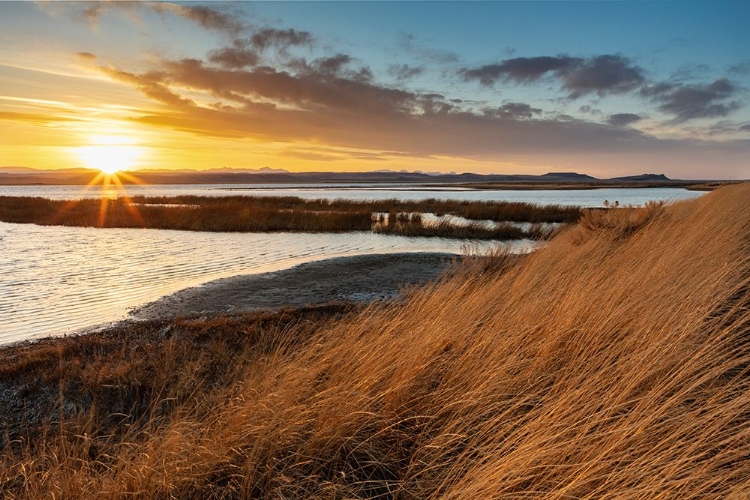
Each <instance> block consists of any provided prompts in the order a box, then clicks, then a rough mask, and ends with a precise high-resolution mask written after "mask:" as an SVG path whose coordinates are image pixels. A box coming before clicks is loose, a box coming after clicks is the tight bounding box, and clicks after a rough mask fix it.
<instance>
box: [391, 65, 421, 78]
mask: <svg viewBox="0 0 750 500" xmlns="http://www.w3.org/2000/svg"><path fill="white" fill-rule="evenodd" d="M422 73H424V66H411V65H409V64H391V65H389V66H388V74H389V75H390V76H392V77H394V78H395V79H396V80H398V81H399V82H405V81H407V80H411V79H412V78H416V77H418V76H419V75H421V74H422Z"/></svg>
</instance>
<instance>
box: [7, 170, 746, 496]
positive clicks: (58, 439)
mask: <svg viewBox="0 0 750 500" xmlns="http://www.w3.org/2000/svg"><path fill="white" fill-rule="evenodd" d="M748 221H750V186H749V185H747V184H745V185H742V186H734V187H729V188H722V189H719V190H717V191H715V192H713V193H710V194H707V195H706V196H704V197H701V198H699V199H697V200H693V201H689V202H681V203H676V204H674V205H671V206H659V207H657V206H652V207H647V208H645V209H641V210H633V211H624V210H622V209H621V210H616V211H609V212H606V213H602V214H599V213H595V212H590V213H588V214H587V215H584V223H583V224H580V225H577V226H575V227H572V228H569V229H568V230H566V231H564V232H562V233H561V234H559V235H557V236H556V237H555V238H554V239H553V240H552V241H551V242H550V243H549V244H548V245H546V246H545V247H544V248H542V249H540V250H538V251H536V252H534V253H532V254H529V255H526V256H523V257H511V256H507V255H505V254H503V253H500V252H498V253H496V254H495V255H492V256H488V257H486V258H484V259H478V260H472V259H466V260H468V261H469V262H470V264H468V265H465V266H464V267H459V268H457V269H455V270H454V271H453V273H452V274H451V275H449V276H447V277H446V278H445V279H444V280H443V281H441V282H440V283H437V284H434V285H431V286H428V287H426V288H423V289H418V290H412V291H411V292H409V297H408V300H407V301H405V302H403V303H387V304H381V305H372V306H369V307H367V308H366V309H364V310H361V311H359V312H357V311H349V312H345V313H339V312H336V311H335V310H334V311H332V314H331V315H329V316H326V315H325V314H322V315H320V316H317V317H313V316H311V315H308V316H305V315H304V314H303V315H301V316H292V317H293V318H294V319H293V320H284V319H283V317H277V316H274V315H268V316H265V317H264V318H265V319H263V320H262V321H265V323H259V324H258V325H259V326H257V327H250V326H247V325H245V324H243V323H241V321H242V320H239V319H217V320H207V321H199V320H182V321H177V322H174V323H170V324H167V323H155V324H153V325H151V326H147V327H146V326H144V327H143V328H151V329H152V330H149V332H150V333H142V334H138V335H135V336H134V337H132V339H133V340H132V343H129V341H127V340H126V339H128V338H131V335H132V333H133V332H135V331H132V332H131V335H126V333H127V332H114V333H112V334H111V335H112V336H111V339H110V340H111V341H112V342H111V343H110V342H109V341H106V340H102V341H101V342H98V341H97V342H92V340H91V338H88V337H79V338H74V339H64V340H62V341H58V342H59V343H58V342H51V343H49V344H44V346H45V347H42V346H26V347H24V348H23V349H21V350H13V349H11V350H5V351H3V352H2V356H3V360H2V366H3V367H4V368H3V370H4V371H3V372H2V377H1V378H0V380H2V383H3V384H5V385H6V388H7V387H10V388H12V389H13V390H20V389H19V388H21V387H24V384H28V383H29V381H32V380H36V379H35V377H36V378H39V377H42V378H44V383H40V384H39V385H37V386H35V388H34V390H33V391H30V392H28V393H27V394H26V396H24V397H21V396H19V397H20V398H21V399H20V401H21V403H19V405H20V406H19V408H21V410H19V413H18V418H17V422H20V423H19V424H18V427H17V432H16V433H15V434H12V436H16V435H20V436H23V439H21V438H14V439H15V440H14V441H13V445H11V446H6V448H5V452H4V456H3V459H2V466H0V470H2V473H3V478H2V481H1V483H0V484H2V486H0V488H1V489H2V494H3V495H4V496H6V497H8V498H42V497H48V498H52V497H54V498H93V497H97V496H104V497H113V498H125V497H127V498H132V497H136V498H170V497H172V498H357V497H361V498H404V499H410V498H467V499H473V498H560V499H562V498H566V499H568V498H601V497H617V498H644V497H649V498H654V497H659V498H680V499H682V498H747V497H748V495H750V341H748V332H750V224H748ZM288 314H289V313H288ZM287 318H289V316H287ZM214 321H225V322H226V323H224V324H223V326H221V328H219V329H218V330H217V329H214V326H215V325H216V323H214ZM233 321H240V323H233ZM167 327H169V328H170V330H169V332H168V334H165V336H164V337H163V338H162V337H160V336H159V335H160V334H158V332H160V331H162V330H161V329H165V328H167ZM221 331H225V332H227V333H226V335H228V336H229V338H234V339H237V340H236V342H235V341H233V342H228V343H226V344H221V342H219V344H217V345H214V344H212V342H217V341H216V340H214V339H215V337H217V336H218V337H219V338H221V335H222V334H221V333H220V332H221ZM139 335H140V336H139ZM177 339H182V340H183V342H182V343H180V344H179V346H177V345H176V344H175V342H177V341H178V340H177ZM184 340H187V341H188V342H184ZM113 345H114V346H115V347H112V346H113ZM56 346H62V347H56ZM85 346H88V347H85ZM139 346H142V347H139ZM141 348H142V349H146V351H144V352H143V353H141V352H138V349H141ZM56 349H57V350H56ZM180 349H183V350H184V352H185V353H186V354H180V352H183V351H180ZM107 350H110V352H116V353H122V354H121V355H120V354H117V355H115V356H114V357H111V358H110V357H108V355H106V353H105V351H107ZM40 356H41V359H42V361H39V359H40ZM215 358H218V359H219V360H227V361H225V362H223V363H216V362H214V361H212V360H214V359H215ZM123 359H126V360H131V359H132V360H131V361H121V360H123ZM136 359H137V361H136ZM34 360H37V361H34ZM35 363H36V364H35ZM133 363H135V364H136V365H137V366H140V364H141V363H144V364H145V365H148V366H149V367H150V368H149V370H150V371H149V370H145V371H143V372H141V371H139V370H138V369H134V368H130V367H131V365H132V364H133ZM56 366H64V367H65V369H64V370H62V369H61V370H57V369H56V368H55V367H56ZM207 366H214V367H215V368H212V369H211V370H208V371H206V370H207V369H206V368H205V367H207ZM173 372H174V373H173ZM85 373H89V374H90V373H94V374H96V375H88V376H87V377H84V376H83V374H85ZM138 373H143V374H144V375H136V374H138ZM145 374H148V375H147V376H146V375H145ZM45 377H46V378H45ZM75 381H78V382H75ZM144 384H146V385H148V384H151V385H152V386H154V387H158V390H156V391H151V392H150V393H149V396H148V397H146V398H144V399H143V403H142V404H136V403H133V401H138V399H137V398H135V399H132V398H131V399H127V398H126V401H127V402H128V403H127V404H124V405H120V406H118V404H119V403H117V401H119V400H120V397H121V396H119V395H120V394H123V393H129V392H128V391H132V392H134V393H136V394H138V391H141V390H143V389H141V387H143V386H144ZM108 386H114V387H117V391H120V392H117V394H118V396H117V397H112V398H111V399H97V400H96V402H95V403H94V402H93V400H92V402H90V403H86V401H80V402H79V401H78V400H77V399H75V398H85V397H86V395H87V394H89V392H91V393H94V394H98V393H99V392H101V391H103V389H102V388H103V387H108ZM44 387H47V389H46V390H47V391H48V392H49V393H50V394H51V397H50V399H49V400H47V399H44V398H43V399H42V400H41V401H39V404H48V405H51V406H49V410H48V411H46V412H43V414H45V415H46V414H50V415H51V414H60V415H61V418H60V421H59V422H51V423H45V422H38V421H37V420H33V419H32V418H31V417H32V416H33V415H35V413H33V412H34V411H35V409H34V407H33V405H32V404H30V403H29V404H27V405H26V406H23V401H27V402H32V401H35V399H34V397H35V396H34V395H35V394H37V391H38V390H43V388H44ZM7 390H8V389H6V390H5V392H3V394H7V393H8V392H7ZM55 396H56V397H55ZM24 398H25V399H24ZM71 399H72V400H75V401H76V402H77V403H76V404H78V405H79V406H78V407H77V408H78V410H76V411H73V412H68V413H66V412H65V411H62V410H60V409H59V408H57V406H62V407H63V410H64V408H65V403H64V402H65V401H66V400H71ZM108 402H109V403H108ZM108 404H112V405H114V407H112V408H108V407H107V405H108ZM56 405H57V406H56ZM127 406H130V407H131V408H127ZM67 407H68V408H71V405H68V406H67ZM24 411H25V412H26V413H27V414H28V416H27V417H23V412H24ZM6 412H7V410H4V414H6ZM116 419H123V420H125V421H126V423H127V426H125V424H122V425H123V426H124V427H121V426H120V424H118V423H117V421H116Z"/></svg>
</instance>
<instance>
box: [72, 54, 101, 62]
mask: <svg viewBox="0 0 750 500" xmlns="http://www.w3.org/2000/svg"><path fill="white" fill-rule="evenodd" d="M75 56H76V57H77V58H78V59H80V60H81V61H82V62H85V63H91V62H94V61H95V60H96V54H92V53H91V52H76V53H75Z"/></svg>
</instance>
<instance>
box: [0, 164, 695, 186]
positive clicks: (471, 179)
mask: <svg viewBox="0 0 750 500" xmlns="http://www.w3.org/2000/svg"><path fill="white" fill-rule="evenodd" d="M126 174H128V175H127V176H126V175H122V176H120V177H119V179H120V181H121V182H123V183H124V184H130V183H133V182H136V181H135V180H130V179H128V177H133V178H135V179H137V182H138V183H143V184H312V183H414V184H464V183H493V184H495V183H499V184H519V185H526V184H567V185H576V184H585V185H590V186H597V185H602V186H606V185H608V184H613V183H617V184H622V183H633V184H634V185H639V186H640V185H644V184H648V185H680V184H683V183H691V182H692V181H681V180H674V179H669V178H668V177H666V176H665V175H664V174H642V175H633V176H626V177H614V178H611V179H598V178H596V177H592V176H590V175H586V174H579V173H576V172H550V173H547V174H543V175H525V174H516V175H508V174H473V173H464V174H456V173H455V172H451V173H447V174H445V173H432V172H431V173H425V172H407V171H403V170H402V171H391V170H378V171H369V172H289V171H287V170H283V169H272V168H261V169H258V170H241V169H231V168H219V169H213V170H138V171H133V172H126ZM97 175H99V172H98V171H96V170H90V169H84V168H75V169H64V170H35V169H32V168H27V167H0V184H4V185H31V184H50V185H64V184H71V185H77V184H81V185H85V184H88V183H90V182H91V181H92V180H93V179H94V178H95V177H96V176H97Z"/></svg>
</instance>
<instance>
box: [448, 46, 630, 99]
mask: <svg viewBox="0 0 750 500" xmlns="http://www.w3.org/2000/svg"><path fill="white" fill-rule="evenodd" d="M459 74H460V75H461V76H462V77H463V79H464V80H465V81H472V80H475V81H478V82H479V83H481V84H482V85H484V86H488V87H489V86H492V85H495V84H496V83H497V82H500V81H502V82H505V83H509V82H512V83H517V84H528V83H532V82H536V81H538V80H540V79H541V78H543V77H546V76H551V77H553V78H556V79H557V80H559V81H560V83H561V86H562V88H563V89H565V90H566V91H568V92H569V97H571V98H578V97H581V96H583V95H586V94H590V93H597V94H599V95H605V94H623V93H626V92H630V91H632V90H633V89H635V88H637V87H638V86H640V85H641V84H642V83H643V82H644V81H645V77H644V74H643V70H642V69H641V68H640V67H638V66H636V65H635V64H634V63H633V61H631V60H630V59H628V58H626V57H623V56H620V55H611V54H605V55H600V56H595V57H591V58H589V59H583V58H580V57H570V56H567V55H559V56H554V57H550V56H540V57H517V58H514V59H506V60H504V61H502V62H500V63H496V64H487V65H484V66H479V67H476V68H463V69H461V70H460V71H459Z"/></svg>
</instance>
